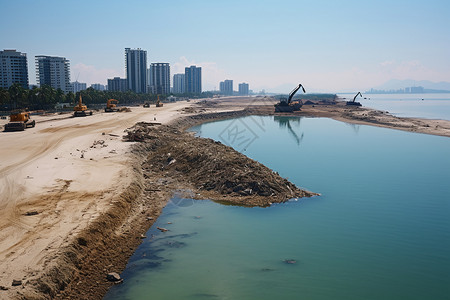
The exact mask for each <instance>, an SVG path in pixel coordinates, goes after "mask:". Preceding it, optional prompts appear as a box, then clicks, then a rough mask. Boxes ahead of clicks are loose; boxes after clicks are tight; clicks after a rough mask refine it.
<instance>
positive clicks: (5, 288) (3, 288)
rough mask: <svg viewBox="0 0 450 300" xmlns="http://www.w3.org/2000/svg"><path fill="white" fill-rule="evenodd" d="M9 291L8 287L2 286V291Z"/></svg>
mask: <svg viewBox="0 0 450 300" xmlns="http://www.w3.org/2000/svg"><path fill="white" fill-rule="evenodd" d="M7 290H9V288H8V287H6V286H3V285H0V291H7Z"/></svg>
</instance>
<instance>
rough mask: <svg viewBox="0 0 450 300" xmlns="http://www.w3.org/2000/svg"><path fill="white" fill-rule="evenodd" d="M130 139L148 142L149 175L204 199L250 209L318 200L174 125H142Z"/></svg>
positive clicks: (217, 144) (225, 148)
mask: <svg viewBox="0 0 450 300" xmlns="http://www.w3.org/2000/svg"><path fill="white" fill-rule="evenodd" d="M125 139H126V140H129V141H141V142H142V141H143V142H145V144H146V148H147V149H148V151H149V152H150V153H149V155H148V158H147V161H146V163H145V164H144V170H146V171H147V172H152V173H153V174H154V173H155V172H157V173H159V174H160V176H161V177H169V178H171V180H177V181H178V182H179V183H180V184H182V183H184V184H183V185H185V186H188V187H192V188H193V189H194V190H195V192H196V193H197V194H200V195H201V196H200V198H209V199H212V200H216V201H226V202H230V203H233V204H238V205H245V206H268V205H270V204H271V203H275V202H284V201H286V200H288V199H291V198H297V197H310V196H313V195H316V194H314V193H311V192H307V191H304V190H301V189H299V188H297V187H296V186H295V185H294V184H292V183H291V182H289V181H288V180H286V179H284V178H282V177H280V176H279V175H278V173H275V172H273V171H272V170H270V169H269V168H267V167H266V166H264V165H262V164H260V163H258V162H256V161H254V160H252V159H250V158H248V157H246V156H245V155H243V154H241V153H239V152H237V151H235V150H234V149H233V148H231V147H228V146H226V145H223V144H222V143H220V142H216V141H213V140H211V139H205V138H198V137H195V136H193V134H192V133H188V132H184V131H179V130H177V129H175V128H174V127H171V126H166V125H164V126H156V127H155V126H153V125H152V124H149V123H138V124H136V125H135V126H134V127H133V128H132V129H131V130H129V131H128V133H127V136H126V137H125ZM144 172H145V171H144ZM144 174H145V173H144Z"/></svg>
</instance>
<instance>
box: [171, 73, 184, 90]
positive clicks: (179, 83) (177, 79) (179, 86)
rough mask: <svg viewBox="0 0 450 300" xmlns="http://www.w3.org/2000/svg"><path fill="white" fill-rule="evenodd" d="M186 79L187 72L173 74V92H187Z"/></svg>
mask: <svg viewBox="0 0 450 300" xmlns="http://www.w3.org/2000/svg"><path fill="white" fill-rule="evenodd" d="M184 79H185V74H175V75H173V90H172V92H173V93H174V94H183V93H184V92H185V89H184Z"/></svg>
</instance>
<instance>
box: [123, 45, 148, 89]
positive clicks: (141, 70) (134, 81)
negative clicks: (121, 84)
mask: <svg viewBox="0 0 450 300" xmlns="http://www.w3.org/2000/svg"><path fill="white" fill-rule="evenodd" d="M125 68H126V73H127V82H128V89H130V90H132V91H134V92H136V93H145V92H147V51H145V50H141V49H140V48H138V49H130V48H125Z"/></svg>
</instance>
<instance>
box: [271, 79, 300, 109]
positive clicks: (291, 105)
mask: <svg viewBox="0 0 450 300" xmlns="http://www.w3.org/2000/svg"><path fill="white" fill-rule="evenodd" d="M300 88H302V90H303V93H306V91H305V88H304V87H303V85H302V84H299V85H298V86H297V87H295V88H294V89H293V90H292V91H291V92H290V93H289V98H288V99H286V98H281V99H280V102H278V103H277V104H275V105H274V106H275V112H293V111H299V110H300V108H301V107H302V103H301V102H300V101H292V98H293V97H294V95H295V93H297V91H298V90H299V89H300Z"/></svg>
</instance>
